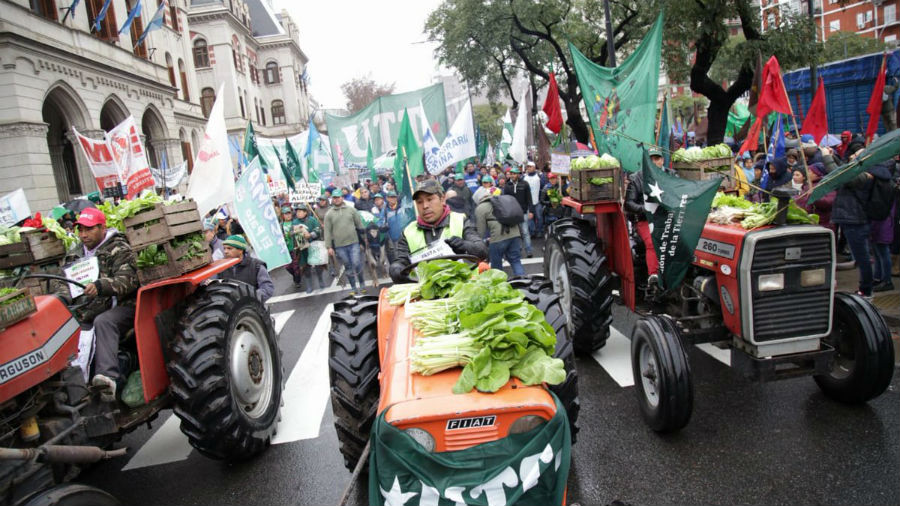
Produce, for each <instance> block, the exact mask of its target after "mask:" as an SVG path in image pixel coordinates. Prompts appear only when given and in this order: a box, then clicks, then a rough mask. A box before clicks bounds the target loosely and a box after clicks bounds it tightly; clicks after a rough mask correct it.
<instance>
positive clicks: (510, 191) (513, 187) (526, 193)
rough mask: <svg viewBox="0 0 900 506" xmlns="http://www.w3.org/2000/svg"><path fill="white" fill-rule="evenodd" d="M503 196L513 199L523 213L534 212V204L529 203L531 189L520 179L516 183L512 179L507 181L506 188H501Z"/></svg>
mask: <svg viewBox="0 0 900 506" xmlns="http://www.w3.org/2000/svg"><path fill="white" fill-rule="evenodd" d="M503 194H504V195H512V196H513V197H515V198H516V201H517V202H518V203H519V206H520V207H521V208H522V212H523V213H533V212H534V202H532V201H531V187H530V186H528V183H527V182H525V181H524V180H523V179H522V178H521V177H520V178H519V181H518V182H516V183H514V182H513V181H512V179H510V180H509V181H507V182H506V186H505V187H503ZM527 217H528V216H526V218H527Z"/></svg>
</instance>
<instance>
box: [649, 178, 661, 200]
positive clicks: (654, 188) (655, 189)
mask: <svg viewBox="0 0 900 506" xmlns="http://www.w3.org/2000/svg"><path fill="white" fill-rule="evenodd" d="M662 194H663V190H662V188H660V187H659V185H658V184H656V181H654V182H653V184H651V185H650V196H651V197H653V198H655V199H656V200H660V197H662Z"/></svg>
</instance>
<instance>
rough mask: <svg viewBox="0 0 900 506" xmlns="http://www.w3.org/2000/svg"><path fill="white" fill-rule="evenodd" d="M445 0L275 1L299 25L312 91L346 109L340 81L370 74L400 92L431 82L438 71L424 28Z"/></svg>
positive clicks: (326, 102) (328, 105)
mask: <svg viewBox="0 0 900 506" xmlns="http://www.w3.org/2000/svg"><path fill="white" fill-rule="evenodd" d="M438 5H440V0H392V1H390V2H375V1H372V0H306V1H303V2H297V1H296V0H274V7H275V10H276V11H280V10H281V9H282V8H283V9H286V10H287V11H288V12H289V13H290V15H291V17H292V18H293V19H294V21H295V22H296V23H297V25H298V26H299V29H300V47H301V49H303V52H304V53H306V56H307V57H308V58H309V77H310V81H311V84H310V92H311V93H312V96H313V98H315V99H316V100H317V101H318V102H319V104H320V105H321V106H322V107H325V108H343V107H344V106H345V105H346V99H345V98H344V95H343V93H341V84H343V83H345V82H347V81H349V80H351V79H353V78H354V77H360V76H364V75H366V74H367V73H370V74H371V76H372V78H373V79H375V81H377V82H379V83H390V82H395V83H396V84H397V87H396V91H397V92H403V91H410V90H414V89H418V88H422V87H424V86H427V85H429V84H431V82H432V78H433V77H434V76H435V75H436V73H437V69H438V67H437V61H436V60H435V58H434V52H433V51H434V47H435V46H434V44H429V43H425V34H424V33H423V27H424V26H425V19H426V18H427V17H428V14H429V13H430V12H431V11H432V10H434V9H435V8H436V7H437V6H438Z"/></svg>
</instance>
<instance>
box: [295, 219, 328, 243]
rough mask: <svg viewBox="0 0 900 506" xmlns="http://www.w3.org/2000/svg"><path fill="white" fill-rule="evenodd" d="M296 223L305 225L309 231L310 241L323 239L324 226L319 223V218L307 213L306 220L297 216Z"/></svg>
mask: <svg viewBox="0 0 900 506" xmlns="http://www.w3.org/2000/svg"><path fill="white" fill-rule="evenodd" d="M294 225H303V226H305V227H306V230H307V231H308V232H309V240H310V241H321V240H322V226H321V225H319V220H317V219H316V217H315V216H313V215H311V214H310V215H307V216H306V219H305V220H304V219H300V218H297V219H295V220H294Z"/></svg>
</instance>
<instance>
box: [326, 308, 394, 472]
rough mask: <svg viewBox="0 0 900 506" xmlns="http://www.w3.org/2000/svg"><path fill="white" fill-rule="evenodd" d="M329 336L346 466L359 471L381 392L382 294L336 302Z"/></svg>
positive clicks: (334, 406)
mask: <svg viewBox="0 0 900 506" xmlns="http://www.w3.org/2000/svg"><path fill="white" fill-rule="evenodd" d="M328 340H329V344H328V377H329V379H330V380H331V408H332V410H334V428H335V430H336V431H337V436H338V441H339V443H340V447H341V454H342V455H343V456H344V465H345V466H347V469H350V470H353V469H354V468H355V467H356V463H357V462H358V461H359V459H360V457H361V456H362V453H363V450H364V449H365V447H366V443H367V442H368V441H369V433H370V432H371V430H372V422H374V421H375V411H376V410H377V409H378V398H379V394H380V391H381V387H380V385H379V384H378V373H379V372H380V370H381V365H380V362H379V360H378V297H376V296H361V295H357V296H351V297H348V298H346V299H344V300H342V301H340V302H337V303H335V305H334V310H333V311H332V312H331V331H330V332H329V333H328Z"/></svg>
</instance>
